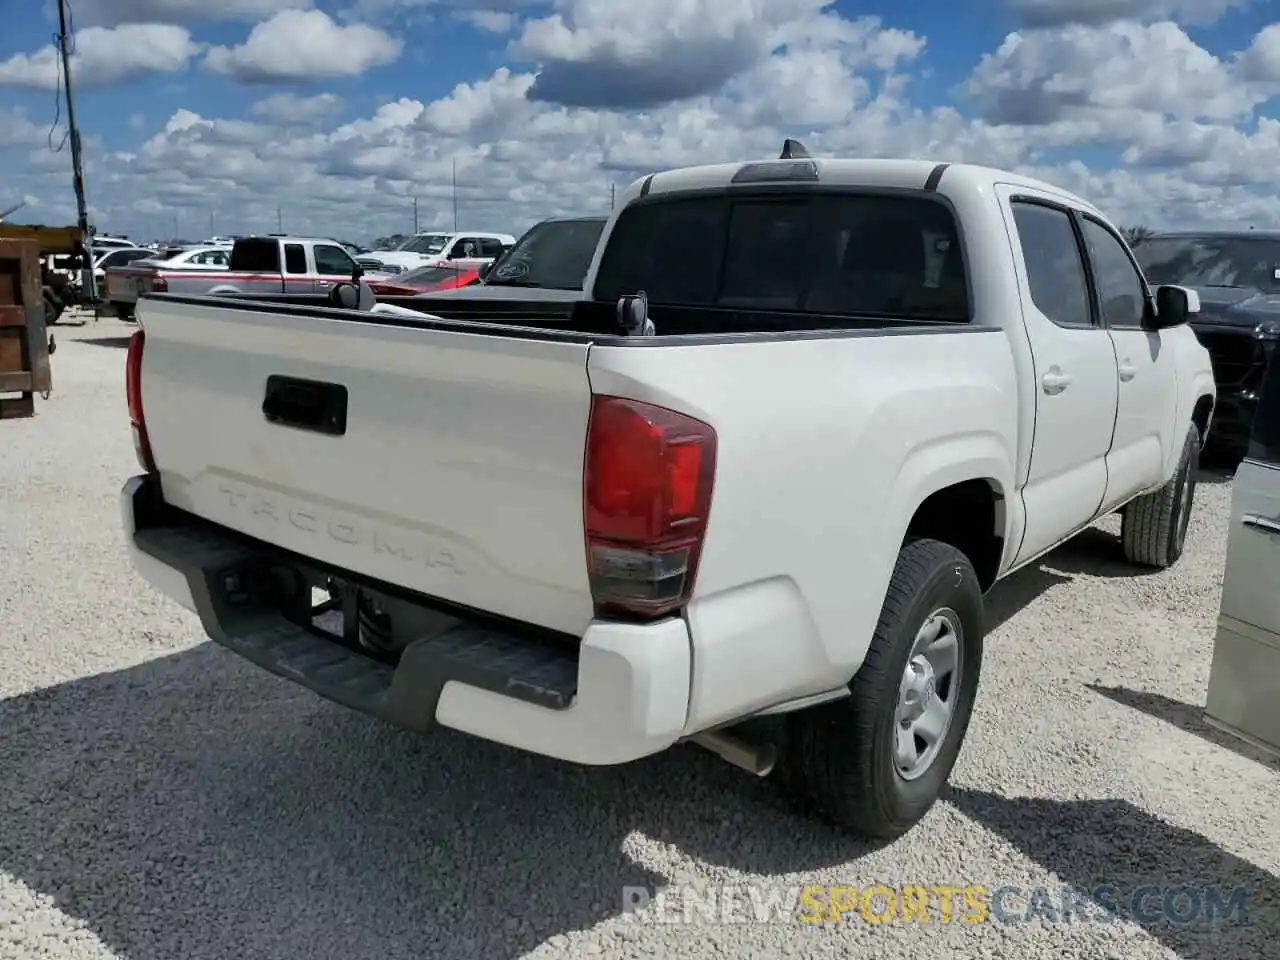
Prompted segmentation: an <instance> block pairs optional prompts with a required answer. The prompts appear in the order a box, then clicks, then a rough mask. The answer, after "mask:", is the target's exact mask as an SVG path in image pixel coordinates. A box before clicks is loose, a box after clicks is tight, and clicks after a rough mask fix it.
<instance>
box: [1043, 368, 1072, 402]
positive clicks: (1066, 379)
mask: <svg viewBox="0 0 1280 960" xmlns="http://www.w3.org/2000/svg"><path fill="white" fill-rule="evenodd" d="M1040 382H1041V384H1043V385H1044V392H1045V393H1047V394H1049V395H1050V396H1053V395H1054V394H1058V393H1061V392H1062V391H1063V390H1065V389H1067V387H1069V386H1071V374H1069V373H1063V372H1062V371H1061V370H1059V369H1058V368H1057V367H1050V368H1049V372H1048V373H1046V374H1045V375H1044V377H1043V379H1041V381H1040Z"/></svg>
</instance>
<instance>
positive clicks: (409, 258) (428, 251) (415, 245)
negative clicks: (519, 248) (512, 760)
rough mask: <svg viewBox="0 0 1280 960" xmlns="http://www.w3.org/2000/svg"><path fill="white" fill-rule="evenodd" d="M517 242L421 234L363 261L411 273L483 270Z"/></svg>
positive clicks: (498, 236) (468, 234) (503, 237)
mask: <svg viewBox="0 0 1280 960" xmlns="http://www.w3.org/2000/svg"><path fill="white" fill-rule="evenodd" d="M515 242H516V239H515V237H513V236H511V235H510V234H508V233H481V232H479V231H475V230H472V231H465V232H458V233H419V234H417V235H415V236H412V237H410V238H409V239H408V240H406V241H405V242H404V243H402V244H400V246H398V247H397V248H396V249H395V250H374V251H372V252H371V253H367V254H364V255H363V256H362V257H361V258H360V259H361V263H362V265H368V264H384V265H387V266H390V267H400V268H401V269H402V270H411V269H413V268H415V267H423V266H427V265H429V264H441V263H452V264H454V265H455V266H464V265H465V266H469V267H480V266H483V265H484V264H486V263H492V262H493V261H494V260H497V259H498V257H500V256H502V255H503V254H504V253H505V252H506V250H507V248H508V247H510V246H511V245H512V244H514V243H515Z"/></svg>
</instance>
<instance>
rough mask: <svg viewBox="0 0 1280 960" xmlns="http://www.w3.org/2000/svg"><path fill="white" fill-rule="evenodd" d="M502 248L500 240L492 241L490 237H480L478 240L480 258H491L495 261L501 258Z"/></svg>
mask: <svg viewBox="0 0 1280 960" xmlns="http://www.w3.org/2000/svg"><path fill="white" fill-rule="evenodd" d="M505 249H506V248H505V247H503V245H502V241H501V240H494V239H493V238H492V237H482V238H481V239H480V256H482V257H493V258H494V259H495V260H496V259H497V258H498V257H500V256H502V253H503V251H504V250H505Z"/></svg>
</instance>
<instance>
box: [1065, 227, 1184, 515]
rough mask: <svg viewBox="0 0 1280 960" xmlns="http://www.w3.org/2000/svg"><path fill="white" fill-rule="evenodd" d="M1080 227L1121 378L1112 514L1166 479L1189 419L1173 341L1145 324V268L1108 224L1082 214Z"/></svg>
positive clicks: (1111, 465)
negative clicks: (1183, 412) (1183, 416)
mask: <svg viewBox="0 0 1280 960" xmlns="http://www.w3.org/2000/svg"><path fill="white" fill-rule="evenodd" d="M1080 225H1081V228H1082V230H1083V233H1084V238H1085V246H1086V248H1087V249H1088V252H1089V261H1090V263H1091V264H1092V265H1093V278H1094V286H1095V290H1096V293H1097V298H1098V309H1099V311H1100V312H1101V314H1102V321H1103V324H1104V325H1105V326H1106V327H1107V330H1108V332H1109V333H1110V334H1111V342H1112V343H1114V344H1115V351H1116V363H1117V370H1118V374H1119V381H1120V397H1119V403H1118V409H1117V412H1116V430H1115V436H1114V437H1113V438H1112V440H1111V452H1110V453H1109V454H1107V495H1106V497H1105V498H1104V500H1103V504H1102V509H1103V511H1104V512H1105V511H1110V510H1112V509H1114V508H1115V507H1117V506H1119V505H1120V504H1121V503H1123V502H1124V501H1125V500H1128V499H1129V498H1131V497H1132V496H1133V495H1134V494H1137V493H1141V492H1142V491H1144V490H1148V489H1150V488H1152V487H1157V486H1159V485H1160V484H1161V483H1163V482H1164V481H1165V480H1166V479H1167V478H1166V477H1165V475H1164V474H1165V465H1166V464H1167V463H1170V462H1171V458H1172V457H1173V455H1174V454H1173V449H1174V448H1176V450H1177V452H1178V453H1181V452H1182V441H1183V438H1184V437H1185V436H1186V433H1185V431H1186V428H1187V427H1188V426H1190V424H1178V423H1175V420H1176V419H1177V415H1178V370H1177V361H1176V360H1175V358H1174V351H1173V349H1172V346H1171V345H1170V344H1168V343H1166V342H1164V340H1165V338H1164V335H1162V334H1161V333H1160V332H1159V331H1146V330H1143V329H1142V316H1143V312H1144V309H1145V306H1146V300H1147V298H1148V296H1149V294H1148V291H1147V284H1146V281H1145V280H1143V278H1142V273H1141V271H1140V270H1139V269H1138V265H1137V264H1136V263H1135V262H1134V260H1133V257H1132V255H1131V254H1130V252H1129V249H1128V247H1127V246H1126V245H1125V244H1124V242H1123V241H1121V240H1120V238H1119V237H1117V236H1116V235H1115V233H1114V232H1113V231H1112V230H1111V229H1110V228H1109V227H1107V226H1106V225H1105V224H1103V223H1101V222H1099V221H1097V220H1095V219H1093V218H1092V217H1090V216H1088V215H1086V214H1081V216H1080Z"/></svg>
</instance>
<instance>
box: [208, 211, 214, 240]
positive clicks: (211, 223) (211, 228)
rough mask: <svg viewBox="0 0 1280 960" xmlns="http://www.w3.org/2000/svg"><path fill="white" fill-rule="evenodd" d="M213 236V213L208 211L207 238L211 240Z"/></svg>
mask: <svg viewBox="0 0 1280 960" xmlns="http://www.w3.org/2000/svg"><path fill="white" fill-rule="evenodd" d="M213 236H214V232H213V211H212V210H210V211H209V237H210V238H211V239H212V237H213Z"/></svg>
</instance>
